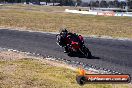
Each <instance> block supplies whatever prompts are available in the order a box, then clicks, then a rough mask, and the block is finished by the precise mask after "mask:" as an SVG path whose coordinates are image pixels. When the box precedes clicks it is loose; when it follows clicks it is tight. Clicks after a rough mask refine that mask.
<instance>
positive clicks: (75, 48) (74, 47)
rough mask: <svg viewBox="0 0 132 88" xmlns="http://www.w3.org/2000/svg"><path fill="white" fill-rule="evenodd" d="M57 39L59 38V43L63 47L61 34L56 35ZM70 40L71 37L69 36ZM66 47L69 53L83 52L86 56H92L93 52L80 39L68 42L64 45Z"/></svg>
mask: <svg viewBox="0 0 132 88" xmlns="http://www.w3.org/2000/svg"><path fill="white" fill-rule="evenodd" d="M56 39H57V42H56V43H57V44H58V45H59V46H60V47H62V46H61V45H62V42H61V35H60V34H57V35H56ZM69 40H70V38H69ZM63 47H64V48H65V49H67V51H68V54H72V53H78V54H80V53H81V54H83V55H84V56H85V57H86V58H92V54H91V52H90V51H89V49H88V48H87V47H86V46H85V45H84V43H83V44H82V45H81V44H80V43H79V42H78V41H71V42H70V44H69V43H68V44H66V45H65V46H63Z"/></svg>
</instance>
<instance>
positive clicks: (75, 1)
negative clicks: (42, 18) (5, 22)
mask: <svg viewBox="0 0 132 88" xmlns="http://www.w3.org/2000/svg"><path fill="white" fill-rule="evenodd" d="M0 2H9V3H14V2H15V3H21V2H27V3H29V2H38V3H39V2H46V4H47V3H49V2H51V3H53V5H54V3H60V4H59V5H60V6H85V7H102V8H108V7H109V8H113V7H117V8H123V7H124V6H129V7H130V8H132V0H126V1H121V2H119V1H118V0H114V1H107V0H102V1H100V2H99V1H98V0H97V1H93V0H91V1H90V2H89V3H87V2H85V3H84V2H82V0H0Z"/></svg>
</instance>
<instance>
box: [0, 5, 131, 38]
mask: <svg viewBox="0 0 132 88" xmlns="http://www.w3.org/2000/svg"><path fill="white" fill-rule="evenodd" d="M0 8H1V10H0V26H1V27H12V28H23V29H27V30H28V29H29V30H33V31H46V32H58V31H59V29H60V28H61V27H67V28H69V30H70V31H72V32H77V33H79V34H84V35H97V36H112V37H116V38H118V37H124V38H132V18H130V17H108V16H92V15H79V14H68V13H64V12H63V11H64V9H65V8H71V9H74V7H48V6H32V5H4V6H1V7H0ZM75 9H77V8H75ZM21 30H22V29H21Z"/></svg>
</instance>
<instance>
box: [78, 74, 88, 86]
mask: <svg viewBox="0 0 132 88" xmlns="http://www.w3.org/2000/svg"><path fill="white" fill-rule="evenodd" d="M76 81H77V83H78V84H79V85H84V84H85V83H86V78H85V77H84V76H77V77H76Z"/></svg>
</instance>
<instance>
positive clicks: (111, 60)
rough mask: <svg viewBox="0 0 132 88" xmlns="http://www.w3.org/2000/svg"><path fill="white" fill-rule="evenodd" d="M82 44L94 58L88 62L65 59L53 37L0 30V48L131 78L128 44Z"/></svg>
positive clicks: (131, 57) (95, 40)
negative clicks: (83, 65)
mask: <svg viewBox="0 0 132 88" xmlns="http://www.w3.org/2000/svg"><path fill="white" fill-rule="evenodd" d="M85 44H86V46H87V47H88V48H89V49H90V51H91V52H92V54H93V56H94V57H93V58H92V59H86V58H79V57H78V56H74V57H69V56H68V55H67V54H65V53H63V49H62V48H60V47H59V46H58V45H57V44H56V37H55V34H50V33H39V32H26V31H17V30H7V29H1V30H0V47H3V48H10V49H16V50H21V51H26V52H32V53H39V54H41V55H43V56H46V55H49V56H54V57H58V58H64V59H68V60H74V61H81V62H83V63H86V64H89V65H93V66H97V67H101V68H106V69H110V70H114V71H118V72H121V73H125V74H131V75H132V41H128V40H113V39H101V38H88V37H87V38H85Z"/></svg>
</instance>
